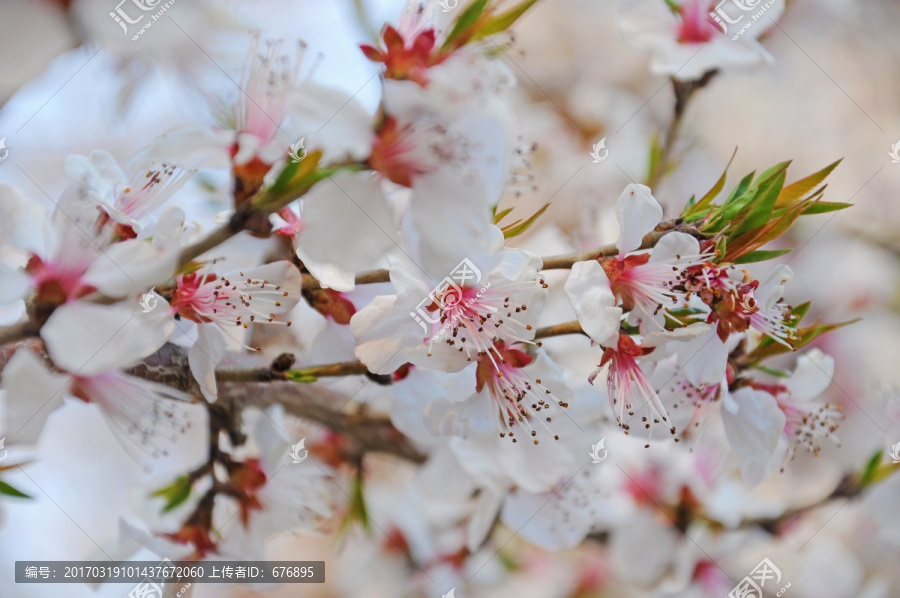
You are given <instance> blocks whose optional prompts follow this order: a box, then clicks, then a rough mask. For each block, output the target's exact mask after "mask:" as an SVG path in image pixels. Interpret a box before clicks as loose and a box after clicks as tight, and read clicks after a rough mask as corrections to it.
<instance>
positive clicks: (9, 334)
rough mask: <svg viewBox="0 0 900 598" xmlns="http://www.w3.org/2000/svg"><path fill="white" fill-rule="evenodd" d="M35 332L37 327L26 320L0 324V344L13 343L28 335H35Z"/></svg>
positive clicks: (36, 332)
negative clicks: (8, 324) (11, 323)
mask: <svg viewBox="0 0 900 598" xmlns="http://www.w3.org/2000/svg"><path fill="white" fill-rule="evenodd" d="M37 334H38V331H37V329H36V328H35V327H34V325H33V324H32V323H31V322H29V321H28V320H26V321H24V322H19V323H18V324H13V325H12V326H0V345H5V344H7V343H14V342H16V341H20V340H22V339H24V338H28V337H29V336H37Z"/></svg>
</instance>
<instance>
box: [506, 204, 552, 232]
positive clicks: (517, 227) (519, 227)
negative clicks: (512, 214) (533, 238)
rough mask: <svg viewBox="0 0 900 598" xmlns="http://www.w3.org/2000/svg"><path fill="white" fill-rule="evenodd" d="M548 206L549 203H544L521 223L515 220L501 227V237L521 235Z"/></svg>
mask: <svg viewBox="0 0 900 598" xmlns="http://www.w3.org/2000/svg"><path fill="white" fill-rule="evenodd" d="M549 207H550V204H549V203H548V204H545V205H544V207H543V208H541V209H540V210H538V211H537V212H535V213H534V214H532V215H531V218H529V219H528V220H526V221H525V222H523V223H522V224H517V223H518V222H519V221H518V220H516V222H514V223H513V224H511V225H510V226H507V227H506V228H504V229H503V238H504V239H512V238H513V237H516V236H518V235H521V234H522V233H524V232H525V231H527V230H528V229H529V228H531V225H532V224H534V223H535V221H537V219H538V218H540V217H541V215H543V213H544V212H546V211H547V208H549Z"/></svg>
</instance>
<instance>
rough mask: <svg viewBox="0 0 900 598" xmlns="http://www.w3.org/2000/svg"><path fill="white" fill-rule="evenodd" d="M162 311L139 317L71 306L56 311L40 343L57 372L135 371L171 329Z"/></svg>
mask: <svg viewBox="0 0 900 598" xmlns="http://www.w3.org/2000/svg"><path fill="white" fill-rule="evenodd" d="M165 307H166V306H164V305H163V306H160V307H158V308H157V309H154V310H152V311H151V312H149V313H142V312H141V309H140V308H139V307H138V305H137V304H136V303H135V304H130V303H129V304H123V303H118V304H116V305H109V306H107V305H98V304H95V303H87V302H81V301H76V302H73V303H66V304H65V305H61V306H60V307H58V308H56V310H55V311H54V312H53V314H52V315H51V316H50V318H49V319H48V320H47V323H46V324H44V327H43V328H41V337H42V338H43V339H44V342H45V343H46V345H47V352H48V353H49V354H50V358H51V359H52V360H53V363H55V364H56V365H57V366H58V367H59V368H61V369H63V370H66V371H69V372H72V373H78V374H80V375H83V376H92V375H95V374H99V373H101V372H106V371H111V370H117V369H120V368H124V367H129V366H132V365H135V364H136V363H137V362H138V361H140V360H141V359H143V358H144V357H146V356H148V355H150V354H152V353H154V352H155V351H156V350H157V349H159V348H160V347H161V346H162V345H163V344H164V343H165V342H166V340H167V339H168V338H169V336H170V335H171V334H172V331H173V330H174V329H175V322H174V320H172V318H171V317H170V316H169V315H168V313H167V312H168V309H166V308H165Z"/></svg>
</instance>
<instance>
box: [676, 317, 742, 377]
mask: <svg viewBox="0 0 900 598" xmlns="http://www.w3.org/2000/svg"><path fill="white" fill-rule="evenodd" d="M732 336H734V335H732ZM729 339H730V337H729ZM678 361H679V363H680V364H681V373H682V374H684V377H685V378H687V379H688V381H689V382H690V383H691V384H693V385H694V386H696V387H698V388H699V387H701V386H710V385H712V384H719V383H720V382H721V381H722V379H723V378H724V377H725V367H726V366H727V365H728V348H727V347H726V346H725V343H723V342H722V340H721V339H720V338H719V335H718V334H717V333H716V327H715V326H711V327H710V328H709V332H707V333H705V334H703V335H702V336H698V337H697V338H695V339H694V340H690V341H688V342H686V343H684V344H683V345H681V346H680V347H679V348H678Z"/></svg>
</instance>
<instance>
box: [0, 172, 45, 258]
mask: <svg viewBox="0 0 900 598" xmlns="http://www.w3.org/2000/svg"><path fill="white" fill-rule="evenodd" d="M46 218H47V214H46V213H45V211H44V209H43V208H42V207H41V206H40V204H38V203H37V202H35V201H32V200H31V199H28V198H26V197H25V196H24V195H22V194H21V193H20V192H19V191H18V190H17V189H14V188H13V187H10V186H9V185H7V184H6V183H0V246H2V245H5V244H7V243H8V244H10V245H12V246H14V247H18V248H20V249H26V250H29V251H31V252H32V253H41V249H42V248H43V246H44V243H43V238H44V237H43V232H44V225H43V223H44V220H46Z"/></svg>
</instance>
